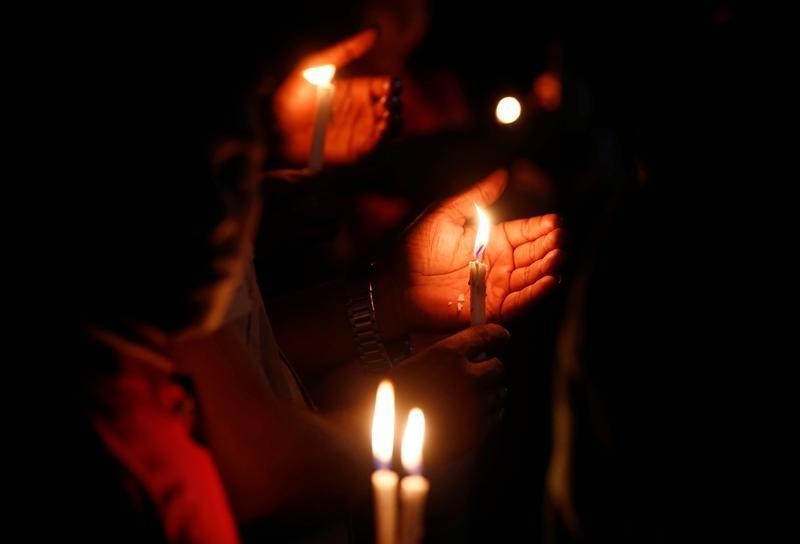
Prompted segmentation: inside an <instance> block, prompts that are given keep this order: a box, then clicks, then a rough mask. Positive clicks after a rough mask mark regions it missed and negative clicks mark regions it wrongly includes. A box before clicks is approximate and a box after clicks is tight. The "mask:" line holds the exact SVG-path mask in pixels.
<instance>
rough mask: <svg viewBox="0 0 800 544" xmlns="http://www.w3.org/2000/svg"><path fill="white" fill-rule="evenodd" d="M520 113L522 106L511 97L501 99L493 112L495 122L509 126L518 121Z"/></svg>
mask: <svg viewBox="0 0 800 544" xmlns="http://www.w3.org/2000/svg"><path fill="white" fill-rule="evenodd" d="M521 113H522V105H521V104H520V103H519V100H517V99H516V98H514V97H513V96H506V97H505V98H501V99H500V101H499V102H498V103H497V108H496V109H495V110H494V114H495V115H496V116H497V120H498V121H499V122H501V123H502V124H504V125H510V124H511V123H513V122H514V121H516V120H517V119H519V116H520V114H521Z"/></svg>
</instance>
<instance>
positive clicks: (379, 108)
mask: <svg viewBox="0 0 800 544" xmlns="http://www.w3.org/2000/svg"><path fill="white" fill-rule="evenodd" d="M387 100H388V99H387V98H386V97H384V98H381V99H379V100H377V101H376V102H375V103H374V104H372V113H373V115H374V116H375V119H382V118H384V117H389V108H387V107H386V102H387Z"/></svg>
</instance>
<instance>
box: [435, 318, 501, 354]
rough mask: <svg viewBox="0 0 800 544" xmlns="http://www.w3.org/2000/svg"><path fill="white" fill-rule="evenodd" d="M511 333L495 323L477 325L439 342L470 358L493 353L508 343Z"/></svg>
mask: <svg viewBox="0 0 800 544" xmlns="http://www.w3.org/2000/svg"><path fill="white" fill-rule="evenodd" d="M510 339H511V334H510V333H509V332H508V331H507V330H506V329H504V328H503V327H501V326H500V325H495V324H493V323H490V324H487V325H477V326H475V327H470V328H469V329H465V330H463V331H461V332H459V333H456V334H454V335H452V336H450V337H448V338H445V339H444V340H442V341H441V342H439V344H438V345H439V346H440V347H444V348H447V349H452V350H455V351H456V352H458V353H461V354H462V355H466V356H467V357H468V358H473V357H475V356H477V355H479V354H481V353H492V352H495V351H497V350H498V349H499V348H500V347H501V346H503V345H505V344H506V343H508V341H509V340H510Z"/></svg>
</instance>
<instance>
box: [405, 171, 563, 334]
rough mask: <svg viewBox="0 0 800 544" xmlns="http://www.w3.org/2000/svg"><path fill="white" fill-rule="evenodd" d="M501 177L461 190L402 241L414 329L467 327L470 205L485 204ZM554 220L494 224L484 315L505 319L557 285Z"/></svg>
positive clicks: (499, 189)
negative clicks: (465, 190)
mask: <svg viewBox="0 0 800 544" xmlns="http://www.w3.org/2000/svg"><path fill="white" fill-rule="evenodd" d="M506 182H507V174H506V172H505V171H502V170H501V171H496V172H494V173H492V174H491V175H489V176H488V177H486V178H485V179H484V180H482V181H481V182H480V183H478V184H476V185H475V186H473V187H472V188H471V189H470V190H468V191H467V192H465V193H463V194H460V195H458V196H455V197H453V198H450V199H448V200H446V201H444V202H443V203H441V204H440V205H439V206H437V207H436V208H435V209H433V210H431V211H430V212H428V213H427V214H426V215H425V216H424V217H423V218H422V219H421V220H420V221H419V223H417V224H416V225H415V226H414V227H413V228H412V230H411V231H410V232H409V234H408V236H407V237H406V239H405V247H404V249H405V261H406V262H405V266H406V270H405V272H406V274H405V280H404V288H403V290H402V291H403V303H404V310H405V312H404V313H405V316H406V321H407V325H408V327H409V328H411V329H412V330H427V331H445V330H452V329H455V328H459V327H463V326H466V325H468V324H469V304H470V289H469V285H468V281H469V261H470V260H472V258H473V256H472V255H473V244H474V242H475V234H476V228H475V227H474V226H473V225H468V224H467V222H468V220H469V219H471V218H472V217H473V215H474V214H475V206H474V205H475V204H478V205H479V206H481V207H488V206H490V205H491V204H492V203H494V202H495V201H496V200H497V199H498V198H499V197H500V195H501V194H502V193H503V191H504V190H505V187H506ZM558 226H559V218H558V216H556V215H552V214H551V215H543V216H539V217H532V218H528V219H519V220H516V221H506V222H503V223H500V224H498V225H493V226H492V229H491V235H490V239H489V244H488V246H487V249H486V254H485V255H484V263H486V265H487V268H488V270H487V278H486V318H487V320H490V321H504V320H508V319H510V318H512V317H514V316H515V315H517V314H518V313H520V312H521V311H522V310H524V309H525V308H526V307H528V306H530V304H531V303H532V302H534V301H535V300H536V299H537V298H539V297H541V295H543V294H544V293H545V292H546V291H548V290H549V289H551V288H552V287H553V286H554V285H556V283H557V280H556V278H555V276H554V273H555V272H556V270H557V269H558V267H559V265H560V263H561V261H562V258H563V251H562V249H561V247H562V244H563V238H564V236H563V231H562V230H561V229H559V228H558Z"/></svg>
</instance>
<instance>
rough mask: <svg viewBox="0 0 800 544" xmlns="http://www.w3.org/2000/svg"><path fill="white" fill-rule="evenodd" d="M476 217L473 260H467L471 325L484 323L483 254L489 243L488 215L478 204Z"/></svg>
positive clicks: (484, 272) (484, 281)
mask: <svg viewBox="0 0 800 544" xmlns="http://www.w3.org/2000/svg"><path fill="white" fill-rule="evenodd" d="M475 212H476V217H477V218H478V233H477V234H476V236H475V247H474V250H473V260H471V261H470V262H469V287H470V291H469V292H470V299H469V315H470V323H471V324H472V325H482V324H483V323H486V265H485V264H483V254H484V253H485V252H486V246H487V244H488V243H489V216H488V215H487V214H486V211H484V210H483V209H482V208H481V207H480V206H478V205H477V204H475Z"/></svg>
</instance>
